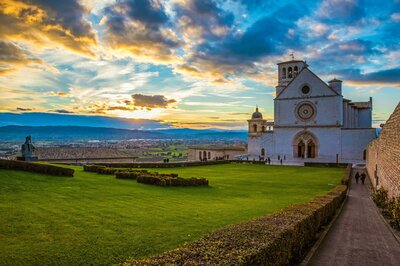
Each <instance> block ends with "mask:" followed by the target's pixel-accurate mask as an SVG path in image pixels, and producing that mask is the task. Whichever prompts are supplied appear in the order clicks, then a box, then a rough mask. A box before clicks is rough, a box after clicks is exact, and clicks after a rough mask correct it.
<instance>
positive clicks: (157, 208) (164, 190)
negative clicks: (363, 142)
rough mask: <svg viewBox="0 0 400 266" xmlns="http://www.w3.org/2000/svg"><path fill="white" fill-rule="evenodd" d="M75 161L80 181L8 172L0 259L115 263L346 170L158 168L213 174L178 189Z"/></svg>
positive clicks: (285, 200)
mask: <svg viewBox="0 0 400 266" xmlns="http://www.w3.org/2000/svg"><path fill="white" fill-rule="evenodd" d="M73 168H74V169H75V170H76V172H75V177H74V178H64V177H56V176H48V175H41V174H35V173H28V172H20V171H12V170H0V264H2V265H22V264H23V265H49V264H52V265H82V264H86V265H87V264H94V265H109V264H113V263H119V262H123V261H125V260H127V259H128V258H130V257H134V258H141V257H145V256H150V255H153V254H156V253H159V252H162V251H166V250H170V249H173V248H176V247H178V246H180V245H182V244H184V243H187V242H190V241H193V240H195V239H198V238H200V237H201V236H202V235H204V234H206V233H208V232H211V231H213V230H215V229H217V228H220V227H223V226H225V225H228V224H233V223H239V222H241V221H245V220H249V219H253V218H256V217H260V216H263V215H266V214H271V213H273V212H276V211H278V210H280V209H282V208H284V207H286V206H288V205H290V204H295V203H301V202H305V201H308V200H310V199H312V198H313V197H315V196H316V195H320V194H324V193H326V192H327V191H328V190H330V189H331V188H332V187H334V186H335V185H336V184H338V183H339V182H340V178H341V176H342V173H343V169H338V168H309V167H294V166H286V167H285V166H265V165H249V164H224V165H212V166H199V167H186V168H169V169H168V168H167V169H155V171H158V172H162V173H178V174H179V175H180V176H182V177H192V176H193V177H206V178H208V179H209V181H210V187H199V188H176V187H175V188H173V187H157V186H150V185H144V184H138V183H136V181H132V180H118V179H115V177H114V176H112V175H100V174H96V173H87V172H83V171H82V168H81V167H73Z"/></svg>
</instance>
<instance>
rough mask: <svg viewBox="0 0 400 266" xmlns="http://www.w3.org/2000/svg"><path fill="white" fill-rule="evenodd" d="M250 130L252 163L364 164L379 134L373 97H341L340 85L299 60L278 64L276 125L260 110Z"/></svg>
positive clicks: (340, 82)
mask: <svg viewBox="0 0 400 266" xmlns="http://www.w3.org/2000/svg"><path fill="white" fill-rule="evenodd" d="M248 125H249V128H248V158H249V159H251V160H253V159H255V160H265V159H267V158H270V159H271V160H279V161H280V160H281V159H282V160H284V161H285V162H286V161H287V162H308V161H311V162H312V161H316V162H363V161H364V160H365V157H366V147H367V144H368V143H369V142H370V141H372V140H373V139H374V138H375V135H376V134H375V129H374V128H372V98H369V101H367V102H352V101H351V100H349V99H345V98H343V95H342V81H341V80H338V79H336V78H335V79H333V80H331V81H329V82H328V83H325V82H324V81H323V80H321V79H320V78H319V77H318V76H317V75H316V74H314V72H312V71H311V70H310V69H309V66H308V65H307V63H306V62H305V61H301V60H291V61H287V62H282V63H279V64H278V85H277V86H276V97H275V99H274V121H273V122H272V121H267V120H266V119H263V116H262V114H261V113H260V112H259V110H258V108H256V111H255V112H254V113H253V114H252V116H251V119H250V120H248Z"/></svg>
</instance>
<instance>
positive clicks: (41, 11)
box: [0, 0, 97, 57]
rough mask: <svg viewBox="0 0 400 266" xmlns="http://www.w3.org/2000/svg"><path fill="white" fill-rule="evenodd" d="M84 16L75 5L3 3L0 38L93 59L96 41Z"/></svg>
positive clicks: (39, 2) (78, 5) (26, 2)
mask: <svg viewBox="0 0 400 266" xmlns="http://www.w3.org/2000/svg"><path fill="white" fill-rule="evenodd" d="M84 12H87V10H85V8H83V7H82V6H81V5H80V4H79V3H78V2H77V1H75V0H71V1H60V2H51V3H50V2H48V3H47V2H43V1H35V0H33V1H21V0H20V1H15V0H12V1H11V0H2V1H1V2H0V36H1V37H2V38H3V39H6V40H9V41H19V42H23V43H30V44H34V45H36V46H39V47H54V44H57V45H61V46H63V47H64V48H67V49H69V50H72V51H74V52H77V53H79V54H82V55H85V56H90V57H94V56H95V52H94V48H95V47H96V46H97V37H96V33H95V31H94V30H93V29H92V27H91V25H90V23H89V22H88V21H87V20H86V19H84V17H83V14H84Z"/></svg>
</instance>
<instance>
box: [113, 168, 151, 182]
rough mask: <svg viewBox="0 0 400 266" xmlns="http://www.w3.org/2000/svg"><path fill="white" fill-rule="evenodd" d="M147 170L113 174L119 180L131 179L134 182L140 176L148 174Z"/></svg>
mask: <svg viewBox="0 0 400 266" xmlns="http://www.w3.org/2000/svg"><path fill="white" fill-rule="evenodd" d="M148 173H149V172H148V171H147V170H136V171H132V170H128V171H117V172H115V177H116V178H119V179H133V180H136V178H138V177H139V176H140V175H143V174H148Z"/></svg>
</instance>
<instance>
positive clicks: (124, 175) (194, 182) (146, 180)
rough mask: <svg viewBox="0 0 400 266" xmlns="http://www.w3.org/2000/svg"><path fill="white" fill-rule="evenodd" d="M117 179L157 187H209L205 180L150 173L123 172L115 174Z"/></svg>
mask: <svg viewBox="0 0 400 266" xmlns="http://www.w3.org/2000/svg"><path fill="white" fill-rule="evenodd" d="M115 177H116V178H120V179H136V181H137V182H138V183H143V184H149V185H157V186H177V187H178V186H179V187H186V186H208V180H207V179H205V178H195V177H192V178H181V177H178V174H159V173H157V172H148V171H145V170H144V171H126V172H124V171H121V172H116V173H115Z"/></svg>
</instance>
